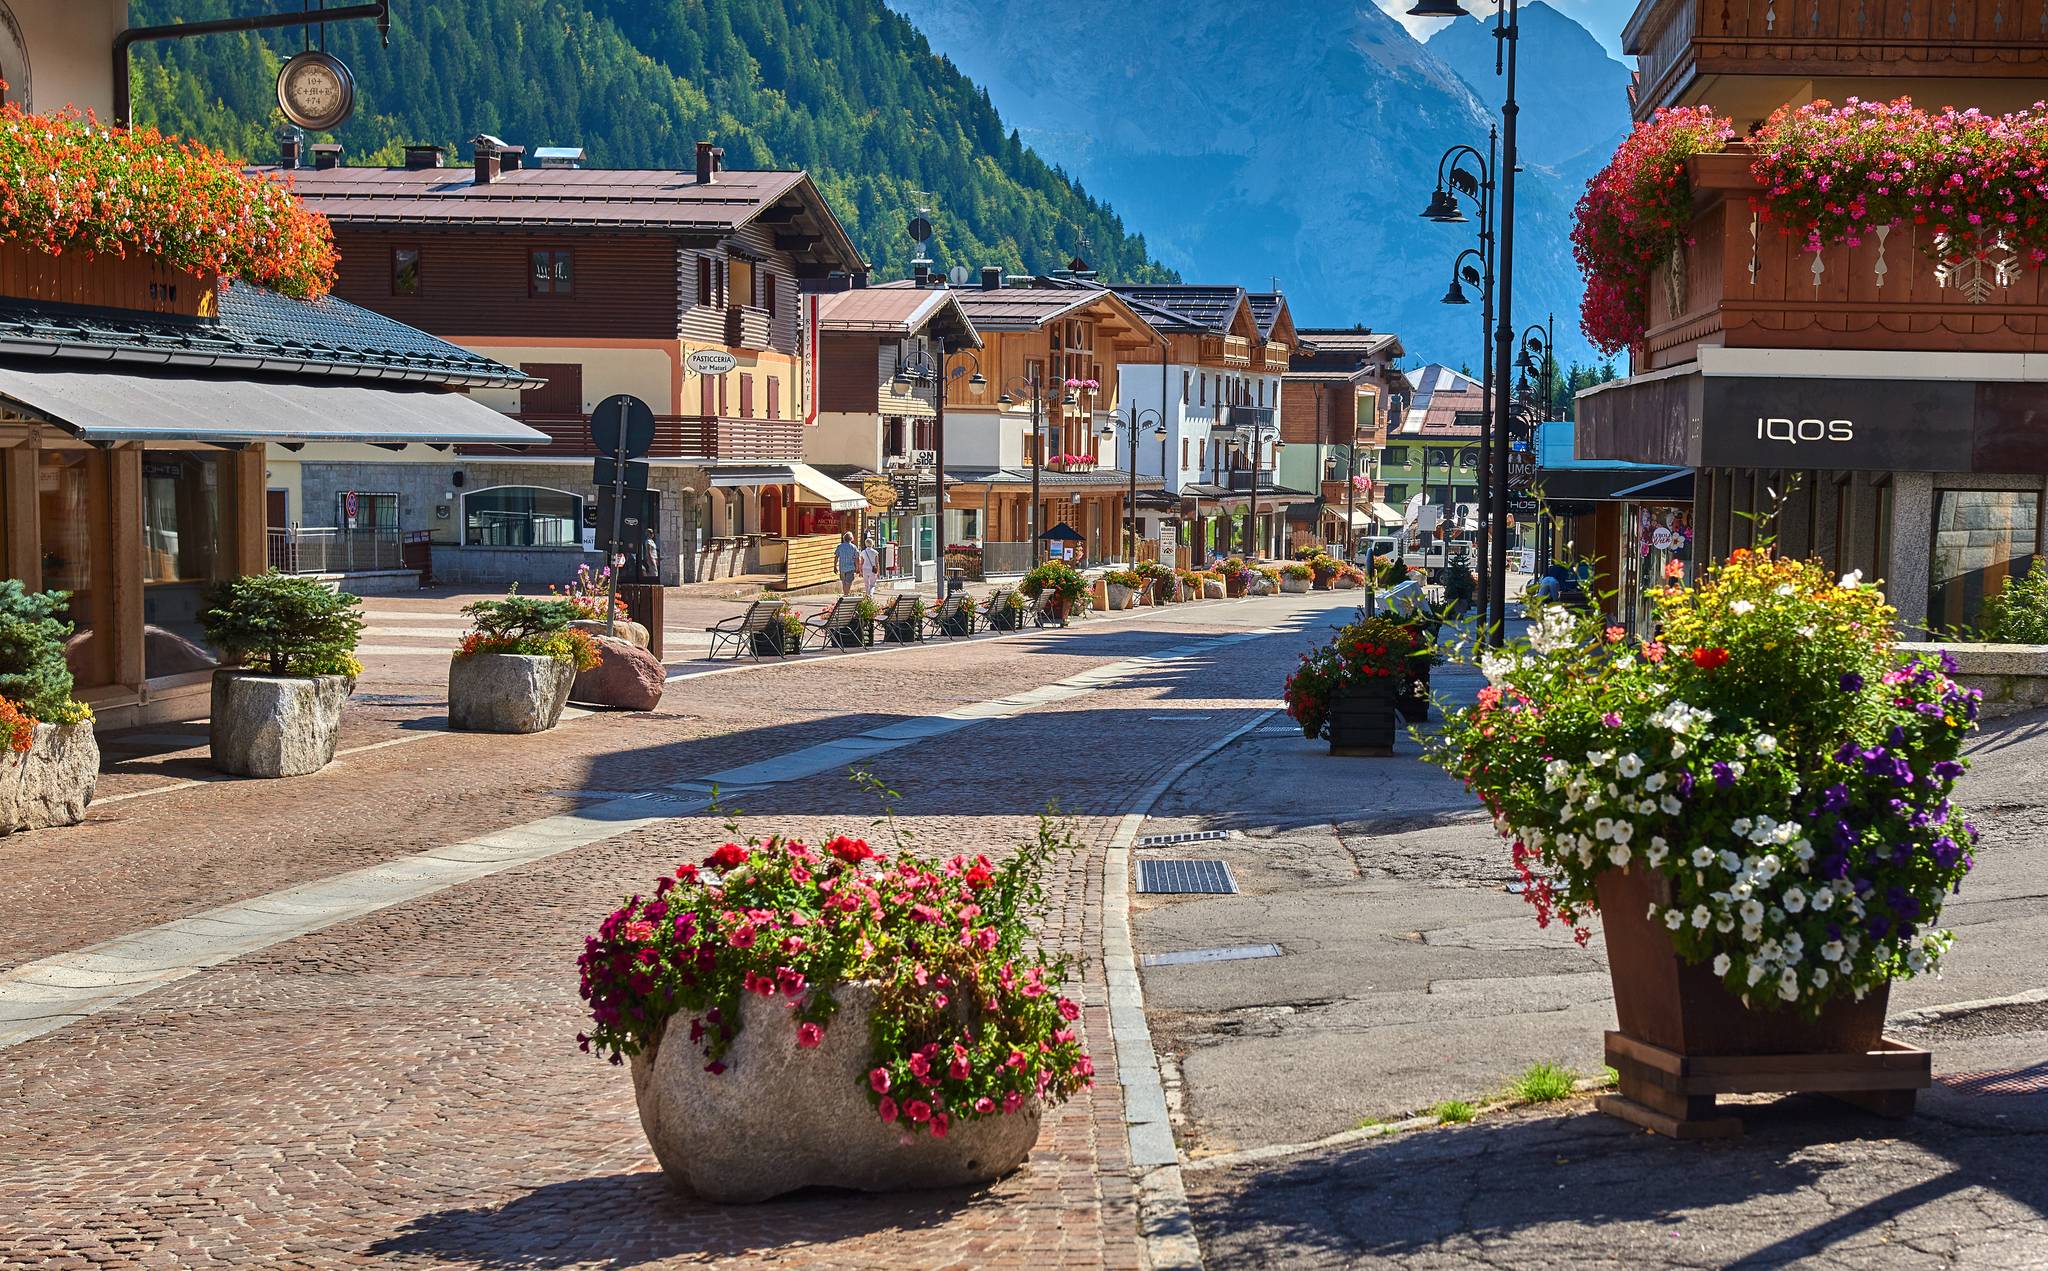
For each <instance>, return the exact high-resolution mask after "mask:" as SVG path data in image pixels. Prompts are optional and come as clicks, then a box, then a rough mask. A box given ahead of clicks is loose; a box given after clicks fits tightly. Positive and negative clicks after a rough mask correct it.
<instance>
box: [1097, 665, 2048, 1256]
mask: <svg viewBox="0 0 2048 1271" xmlns="http://www.w3.org/2000/svg"><path fill="white" fill-rule="evenodd" d="M1438 674H1439V677H1440V678H1439V680H1438V684H1437V687H1438V689H1439V691H1440V692H1444V693H1447V694H1450V695H1454V696H1464V695H1469V694H1470V693H1472V692H1474V691H1476V689H1477V687H1478V685H1479V683H1480V681H1479V680H1478V678H1477V677H1476V676H1475V675H1473V674H1472V673H1471V672H1469V671H1459V670H1456V669H1454V668H1450V669H1446V670H1440V671H1439V673H1438ZM1283 723H1284V721H1276V722H1275V724H1274V726H1272V727H1269V728H1262V729H1260V730H1259V731H1258V732H1256V733H1255V734H1253V735H1251V736H1249V737H1247V738H1246V739H1244V740H1243V741H1241V742H1240V743H1238V744H1236V745H1234V746H1232V747H1230V748H1228V749H1226V750H1224V751H1223V752H1221V753H1219V754H1217V755H1216V756H1215V757H1213V758H1212V759H1210V760H1209V761H1207V762H1205V763H1203V764H1201V765H1200V766H1198V767H1197V768H1195V769H1194V770H1192V771H1191V772H1190V773H1189V774H1188V775H1187V776H1186V777H1185V778H1184V779H1183V780H1181V781H1180V782H1179V783H1178V784H1177V786H1176V788H1175V789H1174V790H1173V791H1172V792H1170V793H1169V794H1168V795H1167V796H1166V797H1165V798H1164V799H1162V800H1161V802H1160V803H1159V805H1158V807H1157V808H1156V809H1155V811H1154V815H1153V817H1152V818H1151V819H1150V820H1149V821H1148V822H1147V824H1146V826H1145V829H1144V833H1146V834H1166V833H1175V832H1187V831H1203V830H1224V831H1227V832H1229V834H1230V835H1231V837H1229V838H1226V839H1223V840H1220V841H1213V842H1207V843H1201V844H1195V845H1189V846H1186V847H1179V848H1171V849H1161V850H1159V851H1157V852H1154V853H1152V854H1154V855H1200V856H1214V857H1218V858H1221V859H1223V860H1225V861H1227V862H1228V863H1229V865H1230V867H1231V869H1232V871H1233V872H1234V874H1235V875H1236V878H1237V880H1238V883H1239V886H1240V887H1241V888H1242V894H1240V895H1232V896H1204V897H1139V898H1137V901H1138V903H1137V905H1136V906H1135V912H1134V918H1133V924H1134V927H1135V930H1136V933H1137V945H1138V948H1139V951H1140V953H1141V955H1153V956H1158V955H1161V954H1169V955H1170V954H1174V953H1188V952H1193V951H1202V950H1210V951H1214V950H1224V949H1228V950H1233V951H1235V952H1237V953H1240V954H1241V953H1244V952H1246V951H1248V950H1250V949H1256V948H1257V946H1261V945H1274V946H1277V947H1278V950H1279V954H1278V956H1265V957H1257V956H1243V957H1233V958H1230V959H1227V960H1213V961H1211V960H1201V961H1192V962H1188V961H1182V962H1169V963H1165V964H1155V965H1152V966H1149V967H1146V968H1145V969H1144V971H1143V976H1144V983H1145V992H1146V1000H1147V1006H1148V1008H1149V1014H1150V1017H1151V1026H1152V1031H1153V1037H1154V1041H1155V1044H1156V1046H1157V1048H1158V1050H1159V1052H1160V1057H1161V1062H1162V1066H1163V1068H1164V1069H1165V1071H1166V1076H1167V1084H1168V1093H1169V1097H1170V1100H1171V1104H1172V1107H1173V1110H1174V1113H1175V1132H1176V1139H1177V1142H1178V1145H1179V1147H1180V1150H1181V1152H1182V1154H1183V1157H1184V1158H1185V1160H1186V1162H1187V1165H1186V1169H1185V1171H1184V1172H1185V1179H1186V1187H1187V1191H1188V1194H1189V1197H1190V1201H1191V1204H1192V1207H1193V1212H1194V1217H1195V1222H1196V1226H1197V1229H1198V1233H1199V1236H1200V1239H1201V1242H1202V1245H1203V1250H1204V1253H1205V1255H1206V1258H1207V1263H1208V1266H1209V1267H1210V1268H1211V1271H1220V1269H1221V1268H1230V1267H1264V1266H1286V1267H1295V1266H1306V1267H1317V1266H1381V1265H1388V1266H1414V1267H1424V1268H1437V1267H1445V1268H1449V1267H1471V1266H1496V1267H1513V1268H1524V1267H1533V1268H1543V1267H1551V1266H1557V1267H1567V1266H1569V1267H1572V1268H1588V1267H1615V1268H1624V1267H1626V1268H1636V1267H1724V1266H1741V1267H1769V1266H1781V1265H1798V1266H1814V1267H1844V1268H1849V1267H1853V1268H1892V1267H1899V1268H1907V1267H1928V1266H1951V1265H1954V1266H1966V1267H1986V1268H1989V1267H2048V1134H2043V1131H2048V914H2044V913H2043V911H2042V909H2041V905H2040V901H2041V899H2042V897H2043V896H2044V895H2048V852H2044V851H2043V847H2044V845H2048V785H2044V783H2043V782H2042V780H2041V777H2040V773H2041V772H2042V771H2043V769H2044V767H2048V716H2044V715H2042V714H2039V713H2036V714H2033V715H2028V716H2021V717H2016V718H2014V719H2012V720H2008V721H2001V722H1999V723H1998V724H1995V725H1993V726H1992V727H1990V728H1988V729H1986V730H1985V731H1984V732H1983V733H1982V734H1981V735H1980V736H1978V737H1977V738H1976V739H1975V741H1974V742H1973V744H1972V748H1971V749H1972V753H1973V755H1974V758H1975V767H1974V768H1973V770H1972V771H1971V773H1970V774H1969V776H1968V777H1966V778H1965V780H1964V782H1963V784H1962V786H1961V787H1960V789H1959V793H1958V799H1959V801H1961V802H1962V803H1963V804H1964V806H1966V807H1968V808H1970V809H1971V810H1972V812H1973V813H1975V815H1976V820H1977V821H1978V823H1979V824H1980V826H1982V827H1983V831H1984V836H1983V842H1982V845H1981V848H1980V850H1979V853H1978V858H1979V862H1980V864H1979V867H1978V868H1977V870H1976V871H1975V872H1973V873H1972V874H1971V876H1970V878H1969V880H1968V882H1967V883H1966V884H1965V886H1964V887H1963V890H1962V893H1961V895H1960V896H1958V897H1956V898H1954V899H1953V900H1951V902H1950V904H1949V906H1948V908H1947V910H1946V912H1945V914H1944V923H1945V925H1947V926H1950V927H1951V928H1953V929H1955V930H1956V931H1957V933H1958V936H1959V943H1958V945H1957V947H1956V949H1955V951H1954V952H1953V953H1952V954H1951V955H1950V957H1949V959H1948V962H1947V966H1946V970H1945V974H1944V975H1943V977H1941V978H1939V979H1935V978H1925V979H1919V980H1914V981H1910V982H1907V983H1905V984H1902V985H1899V986H1897V987H1896V989H1895V990H1894V992H1893V996H1892V1011H1893V1019H1892V1029H1893V1031H1894V1032H1895V1033H1897V1034H1898V1035H1899V1036H1901V1037H1903V1038H1905V1039H1907V1040H1909V1041H1912V1042H1914V1043H1916V1044H1919V1045H1924V1046H1927V1047H1929V1048H1930V1049H1932V1050H1933V1051H1934V1053H1935V1073H1936V1087H1935V1089H1934V1090H1933V1091H1931V1092H1929V1093H1928V1094H1927V1095H1924V1096H1923V1099H1922V1107H1921V1112H1920V1114H1919V1115H1918V1116H1916V1117H1915V1118H1914V1119H1912V1120H1910V1121H1905V1122H1887V1121H1883V1120H1879V1119H1877V1118H1874V1117H1871V1116H1869V1115H1867V1114H1864V1113H1862V1112H1859V1111H1856V1110H1853V1109H1850V1108H1847V1107H1845V1106H1843V1105H1840V1104H1837V1103H1834V1102H1832V1101H1830V1100H1826V1099H1823V1098H1819V1097H1806V1098H1790V1099H1783V1100H1776V1099H1767V1098H1758V1099H1753V1100H1746V1101H1744V1102H1745V1103H1746V1104H1747V1105H1748V1106H1746V1107H1745V1108H1744V1110H1743V1115H1744V1118H1745V1120H1746V1121H1747V1122H1748V1124H1749V1130H1750V1132H1749V1134H1748V1136H1747V1137H1746V1138H1744V1139H1741V1140H1738V1141H1734V1142H1725V1143H1712V1144H1699V1143H1690V1144H1678V1143H1672V1142H1669V1141H1667V1140H1663V1139H1660V1138H1656V1137H1654V1136H1646V1135H1644V1134H1641V1133H1639V1132H1636V1131H1634V1130H1633V1129H1631V1128H1630V1127H1627V1126H1625V1125H1622V1124H1621V1123H1619V1122H1616V1121H1613V1120H1612V1119H1610V1118H1607V1117H1605V1116H1602V1115H1599V1114H1597V1113H1595V1112H1593V1111H1592V1110H1591V1107H1590V1099H1583V1098H1582V1099H1579V1100H1577V1101H1574V1102H1573V1103H1571V1104H1570V1105H1568V1106H1567V1111H1566V1112H1564V1113H1563V1114H1561V1115H1560V1114H1558V1113H1557V1112H1555V1111H1551V1112H1538V1111H1522V1112H1485V1113H1482V1114H1481V1116H1480V1119H1479V1121H1478V1122H1477V1123H1476V1124H1475V1125H1473V1126H1471V1127H1467V1128H1457V1129H1435V1128H1430V1129H1418V1130H1408V1131H1405V1132H1402V1133H1400V1134H1398V1135H1395V1136H1392V1137H1377V1136H1368V1135H1367V1134H1365V1133H1361V1132H1359V1130H1358V1127H1359V1126H1360V1125H1361V1123H1370V1122H1382V1121H1398V1120H1400V1119H1403V1118H1407V1117H1410V1116H1412V1115H1413V1114H1415V1113H1417V1112H1420V1111H1423V1110H1425V1109H1427V1108H1429V1107H1430V1106H1432V1105H1433V1104H1436V1103H1438V1102H1439V1101H1441V1100H1445V1099H1461V1100H1470V1101H1474V1102H1479V1101H1483V1100H1485V1099H1487V1098H1489V1097H1490V1096H1494V1095H1496V1094H1497V1092H1499V1091H1501V1090H1502V1088H1503V1087H1504V1086H1505V1085H1506V1084H1507V1082H1508V1081H1509V1080H1510V1079H1512V1078H1513V1077H1514V1076H1516V1075H1517V1074H1519V1073H1521V1072H1522V1071H1523V1070H1525V1069H1526V1068H1527V1067H1528V1066H1529V1065H1530V1064H1532V1063H1534V1062H1537V1061H1549V1062H1560V1063H1563V1064H1564V1065H1566V1066H1567V1067H1570V1068H1573V1069H1575V1070H1576V1071H1578V1072H1580V1073H1582V1074H1589V1075H1590V1074H1597V1073H1599V1072H1600V1069H1601V1065H1602V1060H1603V1055H1602V1043H1601V1033H1602V1031H1603V1030H1605V1029H1607V1028H1611V1027H1613V1026H1614V1015H1613V1005H1612V999H1611V995H1610V990H1609V982H1608V975H1607V968H1606V958H1605V951H1604V948H1603V947H1602V943H1601V941H1600V940H1599V938H1598V936H1597V933H1596V936H1595V939H1594V940H1593V942H1592V944H1591V945H1590V946H1589V947H1587V948H1585V949H1580V948H1578V947H1577V946H1575V945H1574V944H1573V943H1572V941H1571V940H1570V939H1569V937H1568V936H1567V935H1566V934H1565V933H1563V932H1561V931H1552V932H1543V931H1540V930H1539V929H1538V928H1537V927H1536V925H1535V923H1534V921H1533V919H1532V917H1531V916H1530V913H1529V910H1528V906H1527V905H1526V904H1525V903H1524V902H1523V901H1522V899H1521V898H1520V897H1519V896H1518V895H1514V894H1511V893H1510V892H1509V891H1508V890H1507V887H1508V884H1509V882H1510V881H1511V880H1512V878H1513V873H1512V870H1511V868H1510V866H1509V864H1508V861H1507V859H1506V852H1505V849H1504V848H1503V847H1502V845H1501V844H1500V843H1499V841H1498V839H1497V838H1496V837H1495V836H1494V835H1493V833H1492V830H1491V827H1490V826H1489V825H1488V824H1487V822H1486V820H1485V818H1484V816H1483V815H1482V814H1481V813H1480V812H1479V810H1478V808H1477V807H1476V805H1475V804H1474V802H1473V801H1472V799H1471V797H1470V796H1469V795H1468V794H1466V792H1465V791H1464V790H1463V789H1462V788H1461V787H1460V785H1459V784H1458V783H1457V782H1456V781H1455V780H1452V779H1451V778H1449V777H1447V776H1445V775H1444V774H1443V773H1441V772H1440V771H1438V770H1436V769H1434V768H1431V767H1428V766H1426V765H1424V764H1422V763H1421V761H1420V759H1419V757H1418V755H1419V747H1418V746H1417V745H1416V744H1415V743H1414V742H1413V741H1410V740H1405V739H1404V740H1403V741H1402V742H1401V744H1400V746H1399V755H1398V757H1396V758H1394V759H1391V760H1387V759H1377V760H1369V759H1335V758H1332V757H1330V756H1329V755H1328V754H1327V747H1326V745H1325V744H1323V743H1318V742H1308V741H1306V740H1304V739H1303V738H1302V737H1301V736H1300V733H1299V730H1294V729H1291V727H1283V726H1281V725H1282V724H1283ZM1145 854H1146V853H1142V852H1141V853H1139V855H1141V856H1142V855H1145ZM1331 1137H1336V1138H1340V1140H1341V1139H1348V1140H1349V1141H1340V1142H1339V1143H1338V1144H1335V1145H1325V1146H1320V1147H1315V1146H1311V1145H1314V1144H1316V1143H1317V1141H1318V1140H1323V1139H1325V1138H1331Z"/></svg>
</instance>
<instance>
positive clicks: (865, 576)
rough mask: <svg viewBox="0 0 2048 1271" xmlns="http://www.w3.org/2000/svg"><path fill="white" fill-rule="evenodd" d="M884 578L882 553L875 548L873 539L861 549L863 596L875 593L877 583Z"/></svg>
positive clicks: (861, 586) (861, 588) (861, 585)
mask: <svg viewBox="0 0 2048 1271" xmlns="http://www.w3.org/2000/svg"><path fill="white" fill-rule="evenodd" d="M881 580H882V554H881V553H880V552H878V551H876V550H875V543H874V540H873V539H869V540H868V544H867V546H866V547H863V548H861V549H860V590H861V594H862V595H863V596H872V595H874V594H875V584H876V583H878V582H880V581H881Z"/></svg>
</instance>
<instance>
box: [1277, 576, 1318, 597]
mask: <svg viewBox="0 0 2048 1271" xmlns="http://www.w3.org/2000/svg"><path fill="white" fill-rule="evenodd" d="M1311 586H1312V584H1311V583H1310V581H1309V580H1308V579H1306V578H1282V579H1281V580H1280V590H1282V591H1284V592H1286V593H1287V594H1289V595H1291V596H1298V595H1300V594H1301V593H1302V592H1305V591H1307V590H1309V589H1310V587H1311Z"/></svg>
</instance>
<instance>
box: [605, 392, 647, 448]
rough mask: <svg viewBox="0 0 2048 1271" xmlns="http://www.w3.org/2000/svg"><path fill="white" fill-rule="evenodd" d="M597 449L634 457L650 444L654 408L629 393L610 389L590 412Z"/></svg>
mask: <svg viewBox="0 0 2048 1271" xmlns="http://www.w3.org/2000/svg"><path fill="white" fill-rule="evenodd" d="M590 440H591V442H592V443H593V444H594V445H596V447H597V453H599V454H601V455H611V456H614V457H624V458H627V459H638V458H639V457H640V456H641V455H644V454H646V453H647V449H648V447H650V446H652V445H653V444H654V411H653V409H652V408H650V407H649V406H648V405H647V403H646V402H643V401H641V400H640V399H639V398H637V397H635V396H633V395H632V394H631V393H614V394H612V395H611V396H610V397H607V398H605V399H604V400H603V401H601V402H599V403H598V404H597V409H596V410H594V411H592V412H590Z"/></svg>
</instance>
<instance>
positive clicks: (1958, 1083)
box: [1935, 1064, 2048, 1095]
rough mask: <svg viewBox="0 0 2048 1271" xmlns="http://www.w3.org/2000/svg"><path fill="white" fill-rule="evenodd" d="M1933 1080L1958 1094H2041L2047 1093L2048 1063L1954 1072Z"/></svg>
mask: <svg viewBox="0 0 2048 1271" xmlns="http://www.w3.org/2000/svg"><path fill="white" fill-rule="evenodd" d="M1935 1080H1936V1081H1939V1082H1940V1083H1941V1084H1942V1085H1944V1086H1947V1087H1948V1088H1949V1089H1951V1090H1953V1091H1955V1092H1956V1093H1958V1094H1991V1095H2027V1094H2043V1093H2048V1064H2035V1065H2034V1066H2033V1067H2031V1068H2014V1069H2009V1070H2007V1071H2005V1072H1955V1073H1950V1074H1948V1075H1947V1076H1944V1077H1936V1078H1935Z"/></svg>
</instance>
